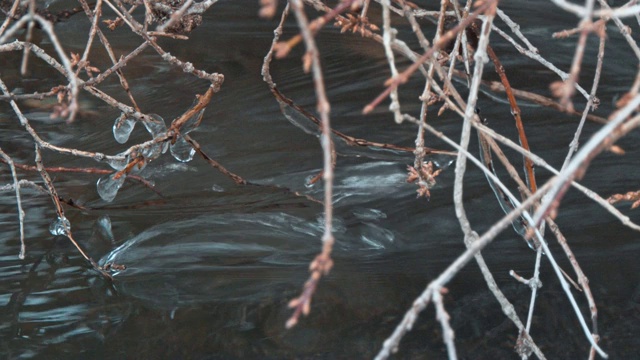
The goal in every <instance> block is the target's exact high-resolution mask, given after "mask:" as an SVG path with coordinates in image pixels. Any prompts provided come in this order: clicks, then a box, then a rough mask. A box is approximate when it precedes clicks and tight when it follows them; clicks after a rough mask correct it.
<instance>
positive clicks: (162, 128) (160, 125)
mask: <svg viewBox="0 0 640 360" xmlns="http://www.w3.org/2000/svg"><path fill="white" fill-rule="evenodd" d="M149 117H150V119H146V120H145V121H144V127H145V128H147V131H148V132H149V134H151V136H152V137H153V138H154V139H155V138H157V137H159V136H161V135H162V134H164V133H166V132H167V124H165V122H164V119H163V118H162V117H161V116H160V115H156V114H150V115H149Z"/></svg>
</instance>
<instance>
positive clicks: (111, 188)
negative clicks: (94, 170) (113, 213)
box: [96, 173, 126, 202]
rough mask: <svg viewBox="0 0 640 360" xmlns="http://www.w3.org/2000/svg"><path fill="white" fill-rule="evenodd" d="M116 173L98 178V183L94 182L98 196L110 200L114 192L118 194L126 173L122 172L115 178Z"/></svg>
mask: <svg viewBox="0 0 640 360" xmlns="http://www.w3.org/2000/svg"><path fill="white" fill-rule="evenodd" d="M116 174H117V173H113V174H110V175H107V176H104V177H101V178H100V179H98V183H97V184H96V188H97V190H98V195H100V198H102V200H104V201H106V202H112V201H113V199H115V198H116V194H118V190H120V188H121V187H122V184H124V179H125V177H126V175H124V174H122V175H121V176H120V177H119V178H118V179H115V176H116Z"/></svg>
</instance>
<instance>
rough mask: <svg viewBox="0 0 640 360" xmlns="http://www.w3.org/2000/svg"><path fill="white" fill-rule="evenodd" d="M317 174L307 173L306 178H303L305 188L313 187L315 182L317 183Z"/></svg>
mask: <svg viewBox="0 0 640 360" xmlns="http://www.w3.org/2000/svg"><path fill="white" fill-rule="evenodd" d="M318 180H319V179H318V174H314V175H309V176H307V177H306V178H304V186H305V187H306V188H307V189H311V188H313V187H314V186H315V185H316V184H317V183H319V181H318Z"/></svg>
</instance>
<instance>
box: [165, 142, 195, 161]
mask: <svg viewBox="0 0 640 360" xmlns="http://www.w3.org/2000/svg"><path fill="white" fill-rule="evenodd" d="M195 153H196V150H195V149H194V148H193V147H192V146H191V144H189V142H187V140H185V139H184V138H183V137H182V136H178V138H177V139H176V142H175V143H174V144H173V145H171V155H173V157H174V158H175V159H176V160H178V161H181V162H189V161H191V160H192V159H193V155H194V154H195Z"/></svg>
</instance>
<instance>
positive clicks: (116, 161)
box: [106, 154, 129, 170]
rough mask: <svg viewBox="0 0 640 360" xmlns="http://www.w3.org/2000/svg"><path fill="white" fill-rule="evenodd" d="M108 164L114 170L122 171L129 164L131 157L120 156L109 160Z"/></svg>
mask: <svg viewBox="0 0 640 360" xmlns="http://www.w3.org/2000/svg"><path fill="white" fill-rule="evenodd" d="M106 163H107V164H109V166H111V167H112V168H113V169H114V170H122V169H124V168H125V167H126V166H127V164H128V163H129V156H128V155H127V156H122V154H118V155H116V156H115V157H114V158H111V159H109V158H107V160H106Z"/></svg>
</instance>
